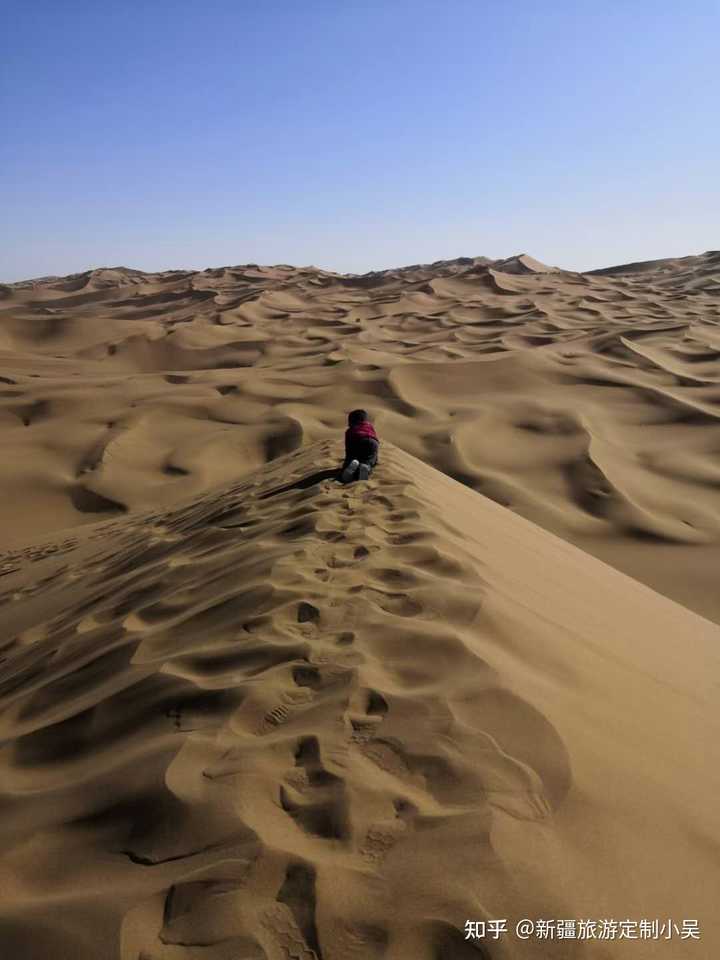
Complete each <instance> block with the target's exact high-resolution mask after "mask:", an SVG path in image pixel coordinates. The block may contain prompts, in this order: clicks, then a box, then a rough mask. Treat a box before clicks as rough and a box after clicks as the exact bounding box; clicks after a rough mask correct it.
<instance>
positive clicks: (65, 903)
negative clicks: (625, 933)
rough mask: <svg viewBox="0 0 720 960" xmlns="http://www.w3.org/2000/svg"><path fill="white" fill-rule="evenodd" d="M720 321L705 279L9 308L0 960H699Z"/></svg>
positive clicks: (693, 274)
mask: <svg viewBox="0 0 720 960" xmlns="http://www.w3.org/2000/svg"><path fill="white" fill-rule="evenodd" d="M719 293H720V253H708V254H705V255H702V256H698V257H688V258H683V259H678V260H666V261H654V262H652V263H646V264H630V265H626V266H624V267H617V268H611V269H608V270H601V271H596V272H594V273H586V274H577V273H569V272H567V271H563V270H561V269H557V268H550V267H546V266H544V265H543V264H541V263H539V262H538V261H535V260H533V259H532V258H530V257H527V256H518V257H513V258H510V259H509V260H504V261H490V260H487V259H485V258H474V259H471V258H463V259H460V260H454V261H443V262H439V263H435V264H431V265H418V266H413V267H407V268H402V269H397V270H388V271H382V272H378V273H373V274H366V275H363V276H341V275H338V274H334V273H331V272H328V271H323V270H320V269H317V268H314V267H308V268H293V267H289V266H274V267H258V266H255V265H245V266H240V267H228V268H222V269H217V270H206V271H203V272H182V271H172V272H167V273H163V274H145V273H142V272H140V271H135V270H129V269H126V268H116V269H105V270H94V271H89V272H87V273H84V274H79V275H75V276H72V277H65V278H57V277H50V278H43V279H40V280H35V281H27V282H24V283H20V284H10V285H5V286H3V287H0V297H1V298H2V299H0V337H2V341H1V343H0V347H1V349H2V352H1V354H0V361H1V366H2V369H1V370H0V375H1V377H2V383H1V384H0V386H1V387H2V395H1V396H0V401H1V404H2V407H1V409H2V420H1V421H0V430H2V437H3V441H4V450H5V454H6V455H5V457H4V458H3V465H2V473H1V474H0V491H2V493H3V497H2V499H1V500H0V510H1V511H2V516H1V517H0V520H1V521H2V529H3V532H4V541H3V551H2V554H0V574H2V576H1V577H0V591H1V595H0V603H1V604H2V612H1V616H2V633H1V635H0V644H1V646H0V657H1V662H0V711H1V712H0V717H1V721H0V722H1V723H2V728H3V737H2V745H1V748H0V769H1V770H2V774H1V776H0V803H1V804H2V813H3V816H2V819H0V834H1V836H2V856H1V857H0V891H1V892H2V897H1V899H0V954H1V955H2V956H3V957H4V956H8V957H12V958H18V960H45V958H58V960H71V958H72V960H206V958H207V960H245V958H248V960H249V958H258V960H260V958H267V960H292V958H294V960H312V958H313V957H315V958H317V960H346V958H348V960H355V958H357V960H379V958H383V960H406V958H407V960H415V958H417V960H471V958H476V957H486V958H492V960H504V958H519V960H525V958H553V960H555V958H557V960H565V958H568V960H569V958H576V957H577V958H586V957H587V958H598V960H600V958H615V957H619V958H624V957H628V958H630V957H632V958H637V960H646V958H655V957H668V958H670V957H672V958H684V957H688V958H690V957H692V958H702V960H705V958H706V957H707V958H710V957H714V956H716V955H717V954H718V951H720V919H718V911H717V893H718V890H719V889H720V805H718V803H717V797H718V794H719V792H720V698H719V694H720V627H719V626H718V625H717V621H720V597H719V596H718V591H717V589H716V570H717V562H718V558H719V557H720V546H719V542H720V514H719V513H718V484H719V481H720V465H718V461H717V455H716V451H717V450H718V449H720V421H719V420H718V418H719V417H720V412H719V411H720V366H719V365H718V363H717V360H718V357H719V356H720V332H719V329H720V327H719V324H720V300H719V299H718V294H719ZM356 406H365V407H366V408H367V409H368V410H369V411H370V412H371V414H372V416H373V419H374V422H375V424H376V426H377V428H378V431H379V433H380V436H381V439H382V449H381V460H380V464H379V466H378V468H377V469H376V471H375V472H374V473H373V475H372V477H371V479H370V480H369V481H368V482H367V483H355V484H349V485H347V486H342V485H340V484H338V483H337V482H336V480H335V479H334V478H333V475H332V471H333V468H334V467H336V466H337V463H338V462H339V459H340V457H341V450H342V444H341V432H342V428H343V424H344V417H345V413H346V411H347V410H348V409H351V408H352V407H356ZM500 918H505V919H507V920H508V922H509V925H510V928H511V929H510V931H509V932H508V933H507V934H506V935H504V936H503V937H501V938H500V939H498V940H493V939H488V938H486V939H483V940H482V941H476V942H475V943H473V942H470V941H467V940H466V939H465V933H464V925H465V922H466V921H467V920H474V921H483V920H485V921H487V920H491V919H500ZM523 918H531V919H535V920H537V919H543V918H545V919H551V920H552V919H554V920H556V921H558V920H570V919H575V918H588V919H595V920H599V919H602V918H614V919H616V920H617V921H623V920H626V919H630V920H634V921H636V922H637V921H640V920H644V919H647V920H654V919H658V920H659V921H660V922H662V923H664V924H665V925H667V923H668V921H674V922H675V923H676V924H677V925H678V926H681V925H682V924H683V922H684V921H686V920H693V921H697V923H698V925H699V930H700V937H701V939H700V941H697V940H695V939H692V938H690V937H687V938H681V936H680V934H679V933H675V934H673V935H672V936H671V937H670V938H669V939H663V938H646V939H618V938H617V937H616V938H614V939H612V940H608V939H605V940H599V939H586V940H580V939H572V938H571V939H554V940H552V941H548V940H542V939H539V938H537V937H531V938H530V939H528V940H525V941H524V940H521V939H519V938H518V937H517V936H515V935H514V933H513V932H512V927H513V925H514V924H515V923H516V922H517V921H519V920H521V919H523Z"/></svg>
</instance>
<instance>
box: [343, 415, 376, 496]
mask: <svg viewBox="0 0 720 960" xmlns="http://www.w3.org/2000/svg"><path fill="white" fill-rule="evenodd" d="M379 449H380V441H379V440H378V435H377V433H376V432H375V427H374V426H373V425H372V423H370V420H369V418H368V415H367V412H366V411H365V410H352V411H351V412H350V413H349V414H348V427H347V430H346V431H345V461H344V463H343V465H342V473H341V476H340V479H341V480H342V482H343V483H349V482H350V481H351V480H354V479H357V480H367V478H368V477H369V476H370V473H371V471H372V468H373V467H374V466H375V465H376V464H377V461H378V451H379Z"/></svg>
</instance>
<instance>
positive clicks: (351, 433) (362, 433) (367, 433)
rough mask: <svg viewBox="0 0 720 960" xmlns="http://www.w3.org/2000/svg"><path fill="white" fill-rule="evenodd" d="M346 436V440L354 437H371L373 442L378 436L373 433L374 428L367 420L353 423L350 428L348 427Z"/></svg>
mask: <svg viewBox="0 0 720 960" xmlns="http://www.w3.org/2000/svg"><path fill="white" fill-rule="evenodd" d="M346 436H347V437H348V439H350V438H353V439H354V438H355V437H372V438H373V440H377V438H378V435H377V434H376V433H375V427H374V426H373V425H372V424H371V423H370V421H369V420H363V421H361V422H360V423H354V424H353V425H352V426H351V427H348V429H347V434H346Z"/></svg>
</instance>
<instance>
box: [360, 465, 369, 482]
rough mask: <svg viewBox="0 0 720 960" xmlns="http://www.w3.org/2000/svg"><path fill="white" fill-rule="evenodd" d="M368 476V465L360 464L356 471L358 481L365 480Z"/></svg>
mask: <svg viewBox="0 0 720 960" xmlns="http://www.w3.org/2000/svg"><path fill="white" fill-rule="evenodd" d="M369 476H370V465H369V464H368V463H361V464H360V467H359V469H358V480H367V478H368V477H369Z"/></svg>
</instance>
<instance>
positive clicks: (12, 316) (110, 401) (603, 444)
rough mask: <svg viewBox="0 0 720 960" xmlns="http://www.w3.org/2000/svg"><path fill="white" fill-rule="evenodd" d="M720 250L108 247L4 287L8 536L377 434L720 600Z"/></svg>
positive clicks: (708, 610) (616, 562)
mask: <svg viewBox="0 0 720 960" xmlns="http://www.w3.org/2000/svg"><path fill="white" fill-rule="evenodd" d="M719 292H720V253H718V252H711V253H707V254H704V255H702V256H697V257H685V258H679V259H674V260H673V259H671V260H659V261H651V262H649V263H644V264H629V265H625V266H620V267H614V268H609V269H604V270H600V271H595V272H593V273H587V274H577V273H569V272H567V271H562V270H558V269H556V268H548V267H545V266H544V265H543V264H541V263H539V262H538V261H535V260H533V259H532V258H531V257H529V256H528V255H526V254H522V255H518V256H517V257H511V258H508V259H506V260H501V261H493V260H490V259H488V258H486V257H464V258H458V259H456V260H447V261H438V262H436V263H433V264H425V265H422V264H420V265H415V266H412V267H405V268H398V269H394V270H385V271H378V272H375V273H371V274H365V275H362V276H359V275H358V276H353V275H350V276H342V275H339V274H335V273H331V272H328V271H324V270H320V269H317V268H314V267H307V268H293V267H290V266H286V265H277V266H274V267H260V266H258V265H256V264H246V265H243V266H237V267H225V268H218V269H211V270H205V271H203V272H192V271H168V272H165V273H160V274H146V273H142V272H140V271H138V270H129V269H127V268H123V267H116V268H112V269H102V270H91V271H87V272H85V273H82V274H78V275H75V276H72V277H64V278H59V277H50V278H44V279H41V280H37V281H26V282H24V283H19V284H9V285H5V286H4V287H3V298H2V300H0V367H1V368H2V369H1V371H0V373H1V377H2V381H1V382H0V431H2V439H3V443H4V449H5V450H6V456H5V458H4V460H3V466H2V467H1V468H0V490H2V491H3V492H5V494H6V496H5V497H3V499H2V502H1V503H0V521H1V522H2V525H3V530H4V532H5V535H6V538H7V540H6V542H8V543H16V544H20V543H23V542H24V540H25V539H26V538H27V537H29V536H34V535H39V534H41V533H44V532H48V531H50V530H53V529H55V530H61V529H65V528H68V527H72V526H75V525H77V524H82V523H91V522H95V521H96V520H97V519H99V517H100V516H102V515H103V512H105V511H107V512H109V513H111V512H112V513H116V512H120V511H130V512H132V511H135V510H142V509H149V508H155V507H165V506H168V505H170V504H172V503H176V502H179V501H181V500H182V499H184V498H186V497H188V496H192V495H194V494H197V493H200V492H202V491H204V490H208V489H210V488H212V487H213V486H214V485H216V484H218V483H223V482H232V481H234V480H236V479H239V478H240V477H241V476H243V475H244V474H246V473H247V472H249V471H251V470H254V469H256V468H257V467H259V466H260V465H262V464H263V463H266V462H268V461H270V460H272V459H273V458H275V457H277V456H279V455H282V454H283V453H285V452H287V451H288V450H292V449H296V448H300V447H301V446H303V445H304V444H306V443H310V442H314V441H316V440H322V439H328V438H331V437H334V436H336V435H337V434H338V432H339V430H340V429H341V428H342V423H343V417H344V413H345V411H346V410H347V409H348V408H350V407H352V406H358V405H362V406H366V407H368V408H369V409H370V410H371V411H372V413H373V414H374V416H375V419H376V422H377V425H378V428H379V430H380V432H381V434H382V436H383V437H384V438H385V439H387V440H389V441H391V442H393V443H395V444H397V445H398V446H400V447H402V448H403V449H405V450H406V451H407V452H409V453H411V454H413V455H415V456H418V457H419V458H421V459H422V460H423V461H425V462H427V463H431V464H432V465H433V466H435V467H437V468H439V469H440V470H442V471H443V472H445V473H447V474H448V475H449V476H451V477H453V478H455V479H458V480H460V481H462V482H463V483H465V484H467V485H469V486H471V487H473V488H474V489H475V490H477V491H479V492H481V493H483V494H484V495H485V496H488V497H491V498H492V499H494V500H496V501H497V502H498V503H501V504H503V505H505V506H507V507H508V508H509V509H511V510H512V511H514V512H515V513H518V514H520V515H522V516H525V517H526V518H528V519H531V520H533V521H534V522H536V523H538V524H540V525H541V526H543V527H545V528H546V529H548V530H550V531H551V532H553V533H556V534H558V535H559V536H561V537H563V538H564V539H566V540H568V541H569V542H572V543H575V544H576V545H578V546H580V547H581V548H582V549H583V550H586V551H587V552H589V553H592V554H594V555H595V556H597V557H599V558H600V559H603V560H605V561H607V562H609V563H611V564H612V565H613V566H615V567H617V568H618V569H620V570H622V571H624V572H626V573H628V574H630V575H631V576H633V577H636V578H638V579H640V580H642V581H643V582H645V583H646V584H648V585H649V586H651V587H653V588H654V589H656V590H658V591H659V592H661V593H663V594H665V595H667V596H670V597H672V598H673V599H675V600H678V601H679V602H681V603H683V604H685V605H686V606H688V607H690V608H691V609H693V610H696V611H698V612H700V613H702V614H703V615H705V616H707V617H710V618H712V619H714V620H716V621H720V593H718V591H717V590H716V589H715V570H716V568H717V564H718V561H719V560H720V546H719V539H718V537H719V532H720V527H719V521H718V479H719V474H718V466H717V450H718V449H719V445H720V422H719V421H718V416H719V413H718V411H719V410H720V376H719V374H718V369H719V368H718V363H717V360H718V356H720V332H719V329H720V328H719V326H718V324H719V321H720V300H718V293H719Z"/></svg>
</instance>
